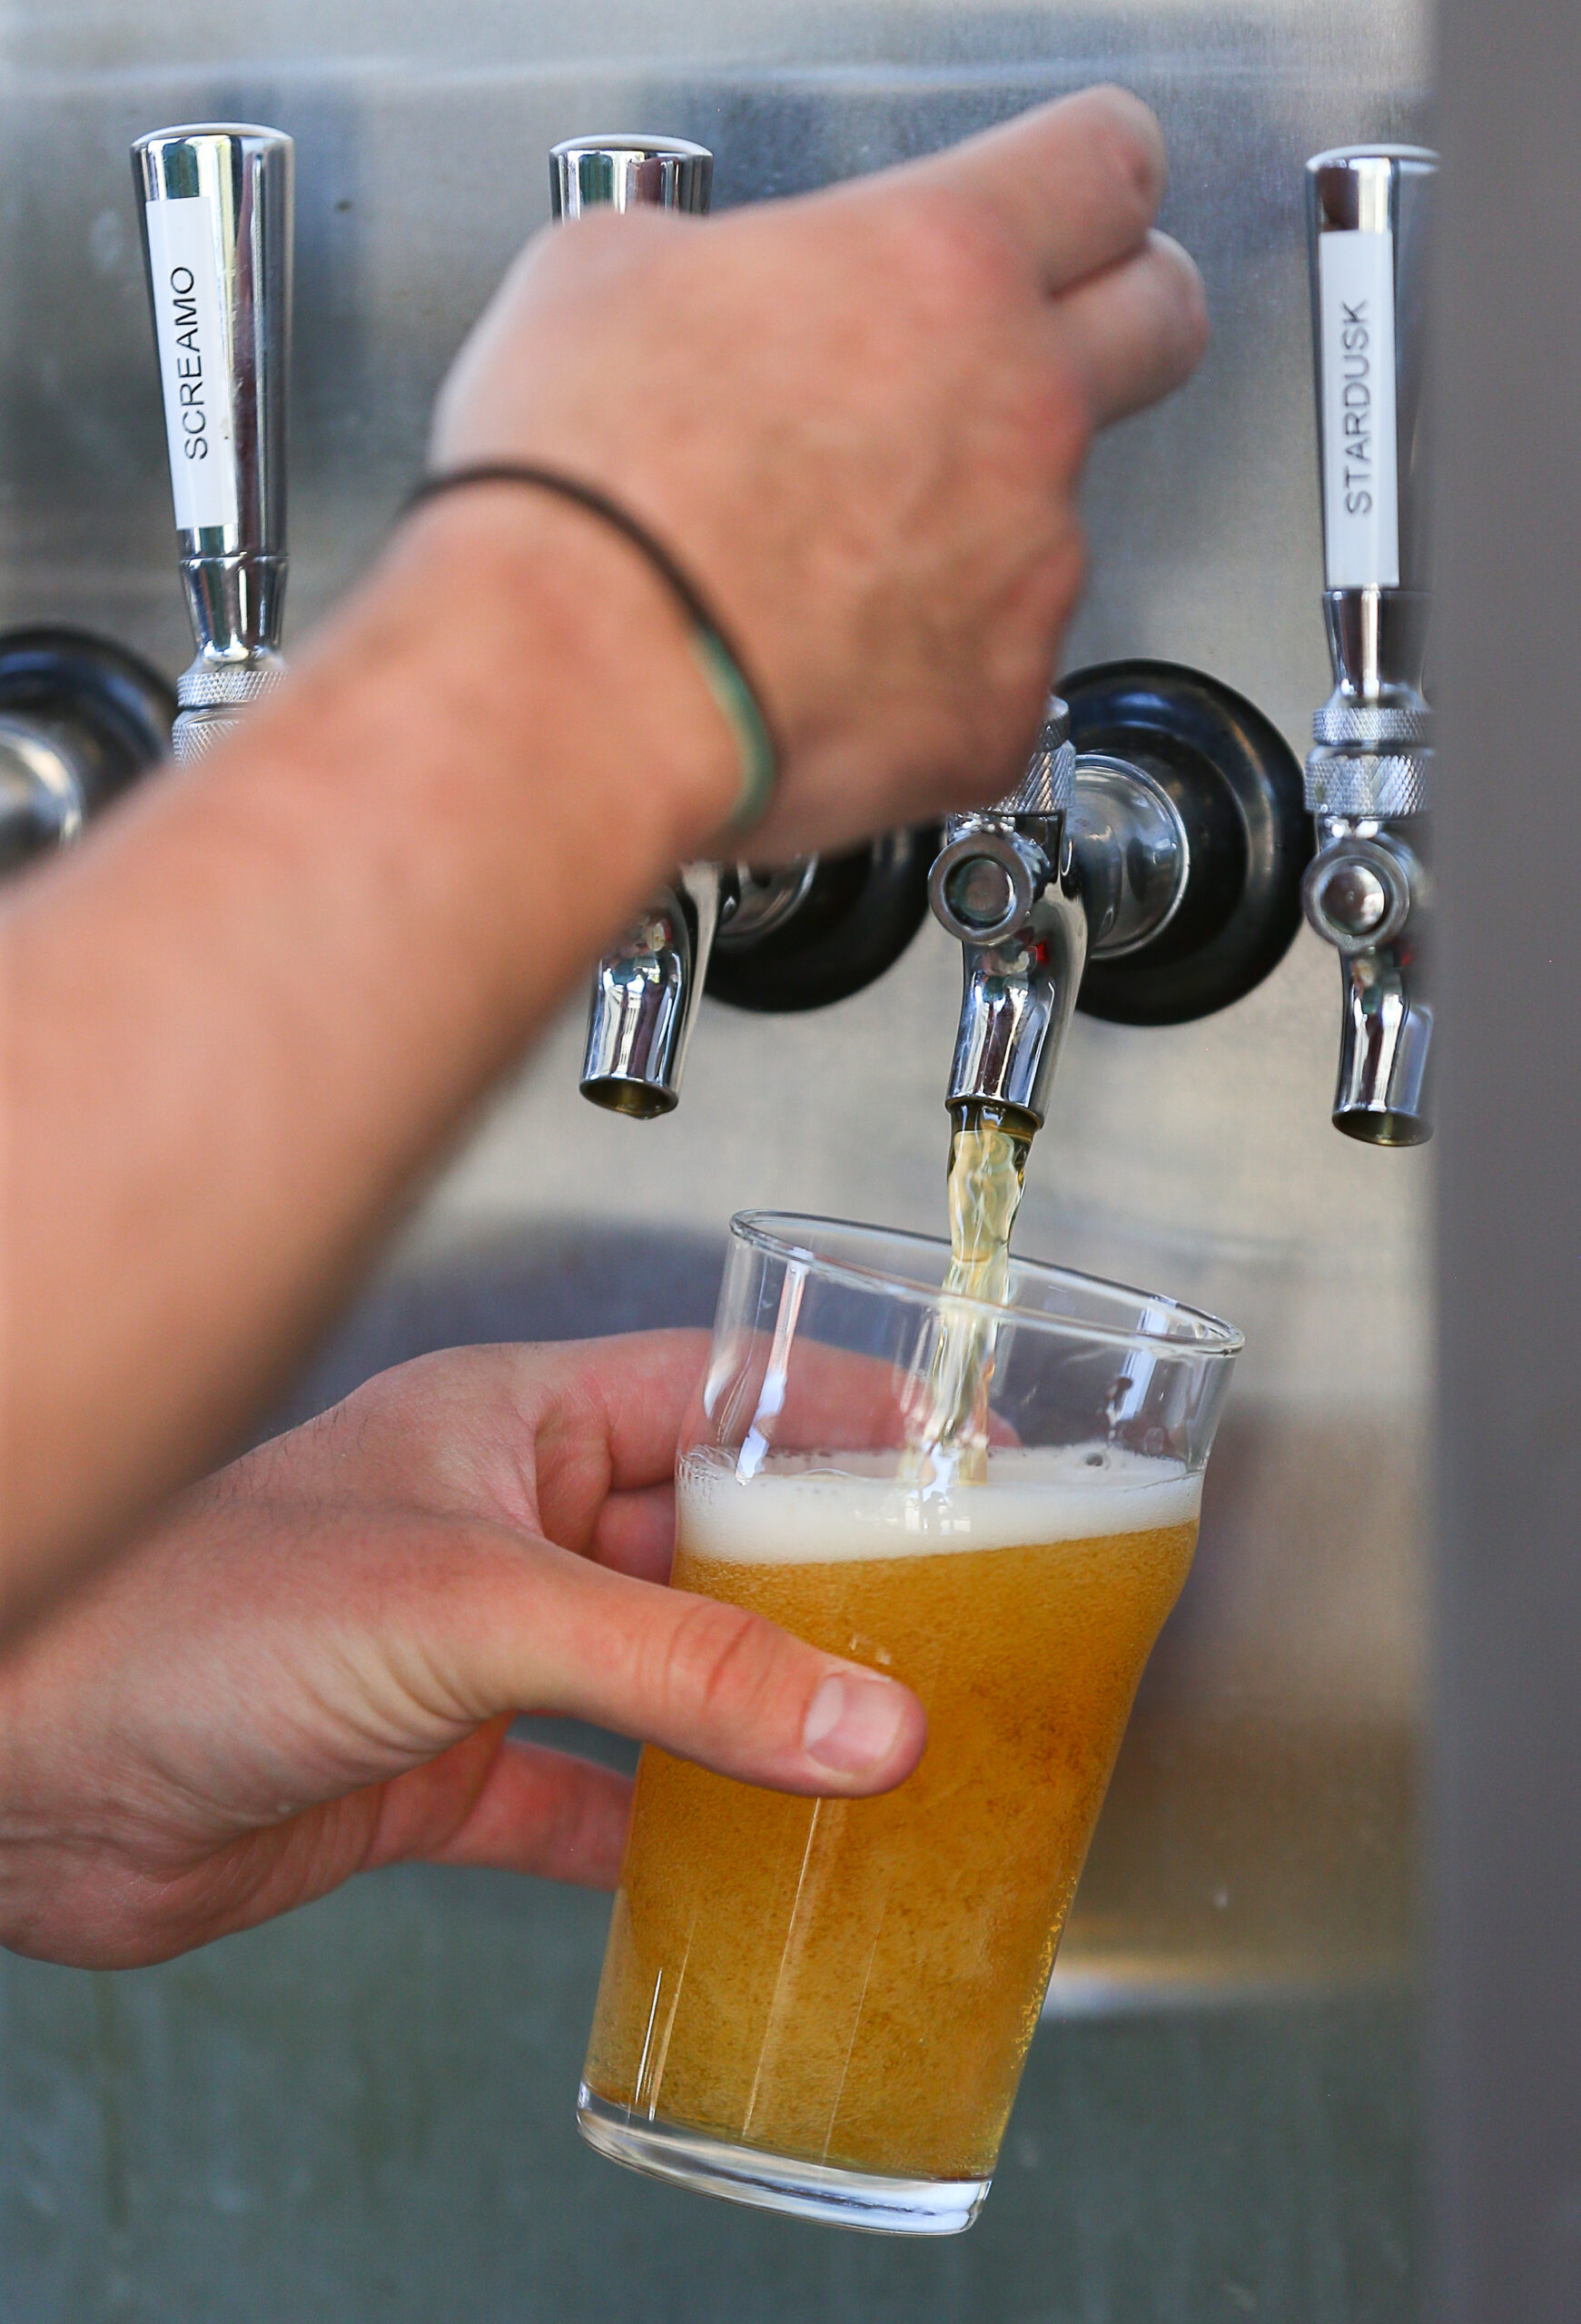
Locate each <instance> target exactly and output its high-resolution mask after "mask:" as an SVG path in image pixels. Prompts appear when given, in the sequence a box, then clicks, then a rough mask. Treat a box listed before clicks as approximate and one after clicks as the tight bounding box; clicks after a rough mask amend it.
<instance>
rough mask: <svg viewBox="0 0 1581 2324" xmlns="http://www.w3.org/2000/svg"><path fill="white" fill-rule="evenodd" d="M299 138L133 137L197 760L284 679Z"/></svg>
mask: <svg viewBox="0 0 1581 2324" xmlns="http://www.w3.org/2000/svg"><path fill="white" fill-rule="evenodd" d="M292 153H293V149H292V145H291V139H290V138H289V137H286V136H284V135H282V133H281V132H280V131H279V130H275V129H256V128H245V127H238V126H234V125H232V124H231V123H215V124H210V125H202V126H189V127H185V128H178V129H161V130H155V131H154V132H153V133H152V134H151V135H149V136H147V137H140V138H139V139H138V140H137V142H136V143H135V144H134V145H133V149H132V171H133V182H134V183H135V185H136V189H137V194H138V205H139V209H140V212H141V214H142V220H143V253H144V257H145V259H146V261H147V266H148V286H149V295H150V297H151V299H152V300H153V326H154V337H155V340H156V342H157V346H158V350H159V372H160V384H161V387H162V389H163V396H164V419H165V432H166V436H167V438H168V439H169V448H170V472H171V487H172V492H173V498H174V502H175V522H176V533H177V537H178V538H179V541H180V544H181V574H182V580H183V585H184V586H185V590H186V596H187V606H188V609H189V611H190V612H191V615H192V623H193V636H194V638H195V640H196V643H197V649H198V650H197V654H196V656H195V658H194V659H193V663H192V665H191V667H190V668H189V669H187V670H186V671H184V672H183V675H182V677H181V678H180V680H179V681H178V683H177V686H176V699H177V702H178V704H179V713H178V715H177V718H176V722H175V727H174V732H173V736H172V743H171V747H172V751H173V755H174V756H175V757H176V758H178V759H196V758H202V757H203V755H204V753H206V752H208V751H210V750H212V748H213V746H214V744H215V743H217V742H218V741H219V740H220V739H221V738H222V736H223V735H224V734H228V733H229V732H230V730H231V729H232V727H233V726H234V725H235V724H237V722H238V720H239V719H240V718H241V717H242V715H243V714H245V710H246V707H247V705H248V704H250V703H252V702H254V701H256V700H257V699H258V698H259V697H260V696H261V695H262V694H267V693H268V692H269V691H270V689H271V688H272V686H275V685H277V684H279V683H280V680H281V678H282V676H283V675H284V669H285V665H284V664H283V662H282V659H281V655H280V626H281V615H282V606H283V602H284V596H285V576H286V552H285V483H286V473H285V458H286V452H285V438H286V394H287V384H288V377H289V372H290V366H291V177H292Z"/></svg>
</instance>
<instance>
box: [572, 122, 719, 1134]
mask: <svg viewBox="0 0 1581 2324" xmlns="http://www.w3.org/2000/svg"><path fill="white" fill-rule="evenodd" d="M713 182H714V157H713V155H712V154H711V153H709V152H708V150H707V146H704V145H694V144H693V143H691V142H690V140H689V139H688V138H685V137H632V136H625V135H615V136H607V137H568V138H567V139H565V141H564V142H563V143H561V144H558V145H556V146H554V147H552V148H551V150H550V153H549V203H550V207H551V209H552V210H553V212H554V215H555V216H556V218H557V219H562V218H579V217H581V216H582V215H583V213H584V212H587V211H588V210H611V209H613V210H637V209H661V210H683V211H689V212H692V213H694V214H700V213H701V212H704V211H706V210H707V207H708V202H709V197H710V194H711V192H712V190H713ZM727 887H728V892H727ZM735 901H736V889H735V886H734V883H726V881H724V880H723V879H722V877H721V874H720V871H719V867H718V865H717V864H714V863H687V864H683V865H682V866H681V868H680V870H679V871H678V872H677V873H676V875H675V878H674V880H673V881H672V882H671V883H670V885H668V886H667V887H665V888H662V889H660V890H659V891H658V892H657V895H655V896H652V897H650V898H649V900H648V903H647V909H646V911H644V912H643V914H642V916H641V918H640V919H639V920H638V921H637V923H636V925H635V926H634V927H633V928H632V929H631V930H630V931H628V932H627V935H626V937H625V938H624V939H623V940H622V941H621V942H620V943H618V944H617V945H614V946H613V947H611V949H610V950H608V952H606V953H605V955H604V957H603V959H602V960H600V961H599V963H598V969H597V970H596V971H595V974H594V978H593V990H592V993H591V996H590V998H589V1000H588V1039H587V1046H586V1048H585V1049H584V1051H583V1058H582V1077H581V1085H580V1086H581V1091H582V1095H583V1097H584V1098H588V1099H590V1100H591V1102H592V1103H593V1104H594V1105H596V1106H602V1107H604V1108H606V1110H607V1111H608V1112H610V1113H616V1114H627V1115H631V1116H633V1117H634V1118H637V1119H638V1120H641V1121H651V1120H653V1119H655V1118H657V1116H658V1115H660V1114H667V1113H670V1112H672V1111H673V1110H674V1108H675V1106H676V1103H677V1099H678V1098H679V1096H680V1086H681V1070H682V1068H683V1067H684V1065H685V1063H686V1056H687V1042H688V1040H689V1039H690V1038H691V1031H692V1027H693V1024H694V1023H695V1022H696V1019H697V1006H698V1003H699V1002H700V1001H701V1000H702V997H703V983H704V980H705V978H706V977H707V972H708V958H709V954H710V952H711V950H712V949H713V942H714V933H715V930H716V927H717V926H718V923H719V920H720V917H721V912H722V910H723V909H724V907H725V906H726V904H734V902H735Z"/></svg>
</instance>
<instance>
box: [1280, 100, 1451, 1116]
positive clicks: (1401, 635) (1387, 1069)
mask: <svg viewBox="0 0 1581 2324" xmlns="http://www.w3.org/2000/svg"><path fill="white" fill-rule="evenodd" d="M1437 178H1438V158H1437V156H1436V155H1435V154H1433V153H1428V152H1427V151H1425V150H1424V149H1423V148H1422V147H1420V146H1415V145H1392V146H1386V145H1359V146H1342V147H1339V148H1337V149H1336V150H1335V151H1333V152H1331V153H1319V154H1317V155H1316V156H1315V157H1314V158H1313V159H1312V160H1311V161H1310V162H1308V164H1307V220H1308V230H1309V255H1310V261H1311V283H1312V343H1313V352H1314V358H1315V361H1316V366H1317V400H1318V449H1319V471H1320V476H1321V486H1322V500H1323V563H1324V582H1325V591H1324V599H1323V610H1324V618H1325V622H1326V624H1327V627H1328V632H1329V659H1330V662H1331V663H1332V665H1333V675H1334V691H1333V693H1332V694H1330V695H1329V699H1328V701H1327V702H1326V703H1325V704H1323V706H1322V708H1321V709H1320V710H1319V712H1318V713H1317V714H1316V716H1315V717H1314V718H1313V721H1312V737H1313V743H1314V748H1313V750H1312V753H1311V755H1310V756H1309V759H1308V761H1307V776H1306V799H1307V805H1308V807H1309V809H1310V810H1311V812H1312V814H1313V816H1314V817H1315V818H1316V822H1317V832H1318V840H1319V849H1318V852H1317V854H1316V856H1315V857H1314V858H1313V860H1312V862H1311V863H1310V865H1309V868H1308V871H1307V874H1306V878H1305V881H1304V882H1303V888H1302V902H1303V905H1304V908H1305V910H1306V914H1307V918H1308V920H1309V921H1310V923H1311V925H1312V927H1313V928H1314V929H1315V930H1316V931H1317V932H1318V934H1319V936H1321V937H1323V938H1324V939H1325V940H1327V941H1328V942H1329V943H1330V944H1332V945H1333V946H1334V947H1335V949H1336V950H1337V951H1338V952H1339V958H1340V979H1341V991H1342V1006H1341V1015H1340V1034H1339V1079H1338V1084H1337V1087H1336V1090H1335V1097H1334V1108H1333V1120H1334V1125H1335V1127H1336V1128H1338V1129H1340V1130H1343V1131H1344V1132H1345V1134H1346V1136H1347V1137H1356V1138H1359V1139H1361V1140H1363V1141H1364V1142H1365V1143H1367V1144H1369V1145H1374V1146H1415V1145H1418V1144H1420V1143H1421V1142H1422V1141H1423V1140H1424V1139H1425V1138H1427V1137H1428V1136H1429V1135H1430V1126H1429V1121H1428V1062H1429V1056H1430V1051H1431V1047H1432V1033H1433V1011H1432V1008H1431V1005H1430V1003H1429V1001H1428V997H1427V995H1428V988H1427V982H1426V979H1425V976H1424V968H1423V954H1424V937H1425V933H1426V926H1427V921H1428V909H1429V901H1430V882H1429V880H1428V873H1427V870H1426V822H1425V819H1426V815H1427V810H1428V803H1429V793H1430V786H1431V779H1432V763H1433V751H1432V714H1431V711H1430V710H1429V708H1428V703H1427V700H1426V698H1425V695H1424V694H1423V690H1422V672H1423V665H1424V661H1425V658H1426V654H1427V644H1428V616H1429V612H1430V604H1431V601H1430V598H1429V596H1428V552H1429V541H1428V474H1427V470H1428V442H1427V438H1428V428H1427V419H1428V413H1427V383H1426V371H1427V360H1428V312H1427V288H1428V255H1429V252H1428V245H1429V238H1430V234H1431V229H1432V218H1433V208H1434V201H1435V192H1436V183H1437Z"/></svg>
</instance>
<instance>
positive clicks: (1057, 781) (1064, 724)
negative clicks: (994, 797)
mask: <svg viewBox="0 0 1581 2324" xmlns="http://www.w3.org/2000/svg"><path fill="white" fill-rule="evenodd" d="M1075 790H1076V746H1075V744H1074V743H1072V740H1071V714H1070V711H1069V709H1068V708H1067V707H1066V705H1065V704H1064V703H1062V701H1061V700H1060V697H1059V695H1058V694H1051V695H1050V696H1049V699H1048V703H1047V705H1046V706H1045V708H1044V711H1043V723H1042V727H1041V728H1040V730H1039V733H1038V739H1037V743H1036V744H1035V746H1034V747H1033V754H1032V756H1031V758H1030V759H1029V760H1028V761H1027V765H1026V773H1024V774H1023V776H1022V778H1021V781H1020V782H1019V783H1017V784H1016V786H1015V789H1014V790H1013V791H1012V792H1011V793H1008V795H1007V796H1006V797H1004V798H1003V799H1001V800H999V801H997V802H996V803H995V804H994V806H993V808H992V809H991V811H990V812H992V813H993V814H995V815H1045V816H1046V815H1062V814H1064V813H1066V812H1068V811H1069V808H1070V805H1071V803H1072V799H1073V798H1074V796H1075Z"/></svg>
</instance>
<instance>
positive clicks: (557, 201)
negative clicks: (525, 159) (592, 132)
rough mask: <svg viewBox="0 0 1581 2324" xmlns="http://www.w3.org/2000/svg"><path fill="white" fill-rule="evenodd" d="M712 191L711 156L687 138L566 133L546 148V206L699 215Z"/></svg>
mask: <svg viewBox="0 0 1581 2324" xmlns="http://www.w3.org/2000/svg"><path fill="white" fill-rule="evenodd" d="M713 191H714V156H713V155H712V153H709V151H708V149H707V146H706V145H694V144H693V143H691V140H690V139H689V138H686V137H626V136H621V135H618V134H617V135H614V136H610V137H568V138H566V139H564V140H563V142H562V143H560V144H558V145H554V146H551V147H550V149H549V207H550V209H551V211H552V212H553V213H554V215H555V217H556V218H579V217H580V216H581V215H582V212H584V211H585V210H685V211H689V212H692V213H693V214H694V215H696V216H699V217H700V216H701V215H702V213H703V212H705V211H706V210H707V207H708V203H709V201H710V200H711V198H712V195H713Z"/></svg>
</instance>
